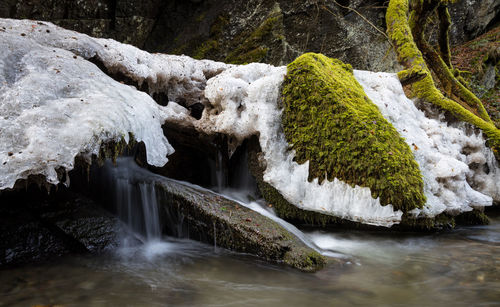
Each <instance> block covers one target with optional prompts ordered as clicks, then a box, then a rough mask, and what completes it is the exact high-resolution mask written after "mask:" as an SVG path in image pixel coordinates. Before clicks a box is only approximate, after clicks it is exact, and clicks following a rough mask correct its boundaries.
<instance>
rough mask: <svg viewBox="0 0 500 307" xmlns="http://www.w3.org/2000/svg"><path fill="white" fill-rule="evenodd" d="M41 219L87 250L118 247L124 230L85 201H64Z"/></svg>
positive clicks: (95, 206) (115, 219) (115, 220)
mask: <svg viewBox="0 0 500 307" xmlns="http://www.w3.org/2000/svg"><path fill="white" fill-rule="evenodd" d="M41 218H42V219H43V220H44V221H45V222H46V223H50V224H51V225H54V226H55V227H57V229H58V230H60V231H61V232H63V233H64V234H65V235H67V236H69V237H70V238H72V239H73V240H75V241H77V242H79V243H80V244H81V245H82V246H83V247H84V248H85V250H86V251H88V252H91V253H102V252H105V251H109V250H112V249H114V248H116V247H118V245H119V243H120V241H119V236H120V235H122V234H124V233H126V232H127V230H126V228H125V226H124V225H123V224H122V222H121V221H120V220H119V219H118V218H117V217H116V216H113V215H111V214H110V213H109V212H107V211H105V210H104V209H101V208H100V207H98V206H97V205H96V204H94V203H93V202H92V201H90V200H88V199H86V198H77V199H75V200H72V201H67V202H64V203H62V204H60V205H59V206H57V207H56V208H55V210H54V211H50V212H45V213H43V214H42V215H41Z"/></svg>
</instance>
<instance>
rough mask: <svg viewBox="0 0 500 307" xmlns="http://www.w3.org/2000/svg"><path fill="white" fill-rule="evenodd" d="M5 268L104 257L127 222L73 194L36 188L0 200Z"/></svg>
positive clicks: (0, 249) (1, 257) (1, 255)
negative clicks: (75, 257) (73, 257)
mask: <svg viewBox="0 0 500 307" xmlns="http://www.w3.org/2000/svg"><path fill="white" fill-rule="evenodd" d="M0 203H1V204H2V206H1V207H0V266H5V265H17V264H24V263H31V262H35V261H43V260H47V259H50V258H53V257H58V256H62V255H65V254H69V253H101V252H104V251H107V250H110V249H112V248H114V247H116V246H118V243H119V241H118V239H119V238H118V236H119V234H120V233H124V232H126V230H125V228H124V226H123V224H122V223H121V222H120V221H119V220H118V219H117V218H116V217H114V216H112V215H110V214H109V213H107V212H106V211H104V210H103V209H101V208H99V207H98V206H97V205H96V204H95V203H93V202H92V201H90V200H89V199H86V198H84V197H81V196H79V195H74V194H72V193H70V194H66V193H60V194H57V195H56V196H54V195H52V196H48V195H44V194H43V193H40V192H39V191H37V190H35V189H30V190H29V192H27V193H22V192H21V193H13V194H11V193H9V195H6V193H4V194H3V195H1V196H0Z"/></svg>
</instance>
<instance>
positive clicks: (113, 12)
mask: <svg viewBox="0 0 500 307" xmlns="http://www.w3.org/2000/svg"><path fill="white" fill-rule="evenodd" d="M116 2H117V0H111V1H110V3H109V19H111V22H110V23H109V29H110V30H112V31H113V30H116V4H117V3H116Z"/></svg>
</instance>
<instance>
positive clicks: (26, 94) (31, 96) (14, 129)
mask: <svg viewBox="0 0 500 307" xmlns="http://www.w3.org/2000/svg"><path fill="white" fill-rule="evenodd" d="M0 30H1V31H0V46H1V49H2V52H1V53H0V174H1V176H0V190H2V189H6V188H12V187H13V186H14V183H15V182H16V180H18V179H24V178H27V177H28V176H29V175H43V176H45V177H46V180H47V182H49V183H52V184H56V183H58V175H57V171H56V170H58V169H62V170H65V171H69V170H71V169H72V168H73V166H74V165H73V164H74V158H75V157H76V156H77V155H78V154H81V155H82V156H83V157H84V158H86V159H90V158H91V155H92V154H98V152H99V148H100V146H101V144H102V143H103V142H109V141H120V140H121V139H122V138H123V139H125V141H127V142H128V141H129V140H128V139H129V132H130V133H133V135H134V137H135V139H136V140H138V141H143V142H144V143H145V144H146V148H147V159H148V162H149V163H150V164H153V165H158V166H160V165H164V164H165V163H166V162H167V155H169V154H171V153H172V152H173V148H172V147H171V146H170V144H169V143H168V141H167V139H166V138H165V137H164V135H163V131H162V129H161V125H162V123H163V122H164V121H165V120H166V119H167V118H170V117H182V116H184V115H183V114H182V112H181V113H179V111H178V110H177V111H175V110H174V104H172V106H170V107H160V106H158V105H157V104H156V103H155V101H154V100H153V99H152V98H151V97H150V96H149V95H147V94H145V93H143V92H139V91H137V90H136V89H135V88H133V87H130V86H127V85H124V84H120V83H119V82H116V81H115V80H113V79H111V78H110V77H108V76H107V75H106V74H104V73H103V72H102V71H101V70H99V69H98V68H97V67H96V66H95V65H94V64H92V63H90V62H88V61H86V60H84V59H83V58H81V57H79V56H76V55H75V54H74V53H72V52H70V51H67V50H63V49H60V48H57V47H54V46H50V44H45V41H50V39H48V38H43V37H44V36H45V35H56V33H57V35H59V36H62V34H61V33H59V32H63V33H67V34H69V33H71V35H70V38H69V39H70V40H76V39H74V38H71V37H75V35H79V34H77V33H74V32H69V31H65V30H58V29H56V28H55V26H53V25H48V26H42V25H40V24H39V23H36V22H33V21H12V20H0ZM79 37H84V36H83V35H80V36H79ZM42 38H43V39H42ZM85 39H86V40H88V42H87V43H88V46H87V45H85V46H87V47H89V49H91V47H92V46H93V45H95V43H94V44H93V43H92V40H91V39H90V38H85ZM84 44H86V43H84ZM80 50H84V47H83V46H80Z"/></svg>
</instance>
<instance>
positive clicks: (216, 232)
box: [154, 177, 341, 272]
mask: <svg viewBox="0 0 500 307" xmlns="http://www.w3.org/2000/svg"><path fill="white" fill-rule="evenodd" d="M154 184H155V186H156V189H157V191H159V192H158V197H159V199H158V201H159V203H160V204H161V205H160V216H161V220H162V221H177V222H176V223H164V224H166V226H165V227H167V228H169V229H168V232H169V233H170V234H174V235H177V236H181V237H182V236H187V237H189V238H191V239H194V240H199V241H202V242H207V243H211V244H214V245H216V246H218V247H224V248H228V249H231V250H234V251H238V252H244V253H249V254H253V255H256V256H259V257H261V258H264V259H266V260H269V261H277V262H284V263H286V264H288V265H290V266H292V267H295V268H298V269H300V270H303V271H309V272H312V271H317V270H318V269H321V268H322V267H323V266H324V265H325V264H326V259H325V258H324V257H323V256H321V255H320V254H319V253H317V252H316V251H314V250H313V249H311V248H309V247H307V246H306V245H305V244H304V243H303V242H302V241H300V240H299V239H298V238H297V237H295V236H294V235H292V234H290V233H289V232H288V231H287V230H286V229H284V228H283V227H282V226H281V225H279V224H278V223H276V222H274V221H273V220H271V219H269V218H267V217H265V216H263V215H261V214H259V213H257V212H255V211H252V210H250V209H248V208H246V207H243V206H242V205H241V204H238V203H237V202H234V201H231V200H229V199H226V198H224V197H222V196H220V195H217V194H215V193H213V192H211V191H208V190H205V189H202V188H199V187H195V186H190V185H185V184H182V183H180V182H177V181H174V180H171V179H168V178H161V177H155V179H154ZM178 223H180V224H178ZM331 261H338V262H339V263H340V262H341V260H336V259H335V260H333V259H332V260H331Z"/></svg>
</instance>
